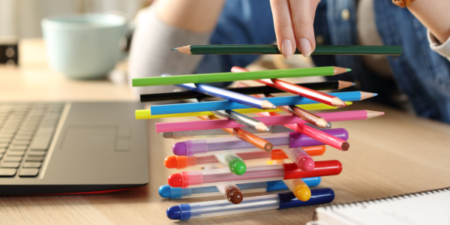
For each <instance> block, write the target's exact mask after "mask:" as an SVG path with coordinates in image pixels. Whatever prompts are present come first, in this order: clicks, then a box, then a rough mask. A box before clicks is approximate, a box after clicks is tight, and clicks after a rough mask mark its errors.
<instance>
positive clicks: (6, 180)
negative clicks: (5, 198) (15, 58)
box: [0, 102, 149, 195]
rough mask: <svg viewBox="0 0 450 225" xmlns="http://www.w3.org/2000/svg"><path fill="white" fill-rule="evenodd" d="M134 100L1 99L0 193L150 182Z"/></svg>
mask: <svg viewBox="0 0 450 225" xmlns="http://www.w3.org/2000/svg"><path fill="white" fill-rule="evenodd" d="M140 108H142V105H141V104H140V103H136V102H66V103H54V102H48V103H44V102H30V103H0V195H24V194H26V195H28V194H91V193H107V192H113V191H120V190H126V189H129V188H133V187H138V186H143V185H146V184H147V183H148V180H149V175H148V171H149V167H148V146H147V128H146V123H145V122H142V121H137V120H135V119H134V111H135V110H136V109H140Z"/></svg>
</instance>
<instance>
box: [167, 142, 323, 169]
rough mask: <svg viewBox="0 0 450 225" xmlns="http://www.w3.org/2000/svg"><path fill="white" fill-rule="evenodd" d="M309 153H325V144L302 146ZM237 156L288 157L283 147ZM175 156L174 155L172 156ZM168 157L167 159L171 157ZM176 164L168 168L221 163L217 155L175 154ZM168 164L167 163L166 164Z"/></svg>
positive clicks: (275, 158) (245, 157) (244, 157)
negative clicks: (188, 155)
mask: <svg viewBox="0 0 450 225" xmlns="http://www.w3.org/2000/svg"><path fill="white" fill-rule="evenodd" d="M302 149H303V150H304V151H305V152H306V153H307V154H308V155H310V156H318V155H323V153H325V149H326V148H325V146H324V145H320V146H310V147H303V148H302ZM236 155H237V156H239V157H240V158H241V159H242V160H252V159H271V160H277V159H288V156H287V155H286V153H284V151H283V150H281V149H274V150H272V151H270V152H264V151H251V152H237V153H236ZM170 157H173V156H170ZM170 157H168V158H166V161H167V160H168V159H169V158H170ZM175 159H176V166H169V167H167V168H176V169H184V168H186V167H189V166H197V165H206V164H214V163H219V161H218V160H217V159H216V157H215V155H206V156H190V157H186V156H175ZM166 166H167V164H166Z"/></svg>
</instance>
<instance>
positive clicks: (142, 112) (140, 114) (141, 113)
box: [135, 102, 353, 120]
mask: <svg viewBox="0 0 450 225" xmlns="http://www.w3.org/2000/svg"><path fill="white" fill-rule="evenodd" d="M345 104H346V105H347V106H348V105H352V104H353V102H345ZM301 107H302V108H303V109H305V110H327V109H336V107H334V106H329V105H325V104H322V103H315V104H306V105H301ZM233 111H235V112H239V113H257V112H281V111H282V110H281V109H278V108H277V109H264V110H263V109H256V108H248V109H236V110H233ZM212 115H215V114H214V113H213V112H211V111H205V112H191V113H174V114H162V115H151V113H150V109H138V110H136V111H135V117H136V119H137V120H145V119H160V118H170V117H187V116H212Z"/></svg>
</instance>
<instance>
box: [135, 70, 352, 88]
mask: <svg viewBox="0 0 450 225" xmlns="http://www.w3.org/2000/svg"><path fill="white" fill-rule="evenodd" d="M348 71H351V69H346V68H340V67H333V66H326V67H314V68H301V69H285V70H264V71H251V72H245V73H239V74H236V73H231V72H227V73H208V74H205V73H204V74H188V75H178V76H170V77H145V78H134V79H133V80H132V84H133V87H142V86H156V85H174V84H185V83H212V82H224V81H236V80H257V79H268V78H270V79H273V78H286V77H310V76H334V75H337V74H341V73H345V72H348Z"/></svg>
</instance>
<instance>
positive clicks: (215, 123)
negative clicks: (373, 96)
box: [155, 110, 384, 133]
mask: <svg viewBox="0 0 450 225" xmlns="http://www.w3.org/2000/svg"><path fill="white" fill-rule="evenodd" d="M317 115H318V116H320V117H323V118H324V119H326V120H327V121H331V122H333V121H348V120H365V119H370V118H374V117H377V116H382V115H384V113H383V112H377V111H370V110H356V111H343V112H331V113H317ZM254 119H256V120H259V121H261V122H263V123H264V124H266V125H267V126H271V125H284V124H298V123H307V122H306V121H305V120H302V119H300V118H298V117H297V116H294V115H283V116H271V117H264V116H262V117H254ZM155 126H156V132H158V133H160V132H176V131H188V130H210V129H223V128H238V127H241V128H242V127H244V126H242V125H241V124H238V123H236V122H234V121H231V120H228V119H221V120H210V121H184V122H174V123H156V125H155Z"/></svg>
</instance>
